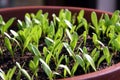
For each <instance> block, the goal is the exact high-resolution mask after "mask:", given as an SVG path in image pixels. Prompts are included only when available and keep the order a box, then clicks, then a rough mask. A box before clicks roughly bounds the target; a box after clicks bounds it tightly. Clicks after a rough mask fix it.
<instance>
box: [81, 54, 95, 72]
mask: <svg viewBox="0 0 120 80" xmlns="http://www.w3.org/2000/svg"><path fill="white" fill-rule="evenodd" d="M83 56H84V57H85V59H86V60H87V61H88V62H89V63H90V65H91V66H92V68H93V69H94V70H95V71H96V68H95V63H94V61H93V59H92V57H91V56H90V55H88V54H83Z"/></svg>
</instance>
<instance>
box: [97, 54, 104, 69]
mask: <svg viewBox="0 0 120 80" xmlns="http://www.w3.org/2000/svg"><path fill="white" fill-rule="evenodd" d="M103 60H105V56H104V55H103V56H101V57H100V59H99V60H98V63H97V68H98V67H99V65H100V64H101V62H102V61H103Z"/></svg>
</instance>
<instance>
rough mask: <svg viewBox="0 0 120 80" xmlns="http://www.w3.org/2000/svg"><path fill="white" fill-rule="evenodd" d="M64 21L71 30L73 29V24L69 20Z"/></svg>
mask: <svg viewBox="0 0 120 80" xmlns="http://www.w3.org/2000/svg"><path fill="white" fill-rule="evenodd" d="M64 21H65V23H66V25H67V26H68V27H69V28H70V29H72V27H73V25H72V23H71V22H70V21H68V20H64Z"/></svg>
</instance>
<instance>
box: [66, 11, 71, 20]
mask: <svg viewBox="0 0 120 80" xmlns="http://www.w3.org/2000/svg"><path fill="white" fill-rule="evenodd" d="M65 16H66V18H65V19H67V20H68V21H71V17H72V13H71V11H69V10H68V9H65Z"/></svg>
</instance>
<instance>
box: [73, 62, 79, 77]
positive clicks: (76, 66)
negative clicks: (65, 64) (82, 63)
mask: <svg viewBox="0 0 120 80" xmlns="http://www.w3.org/2000/svg"><path fill="white" fill-rule="evenodd" d="M78 66H79V64H78V63H74V65H73V67H72V70H71V74H72V76H74V74H75V72H76V70H77V68H78Z"/></svg>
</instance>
